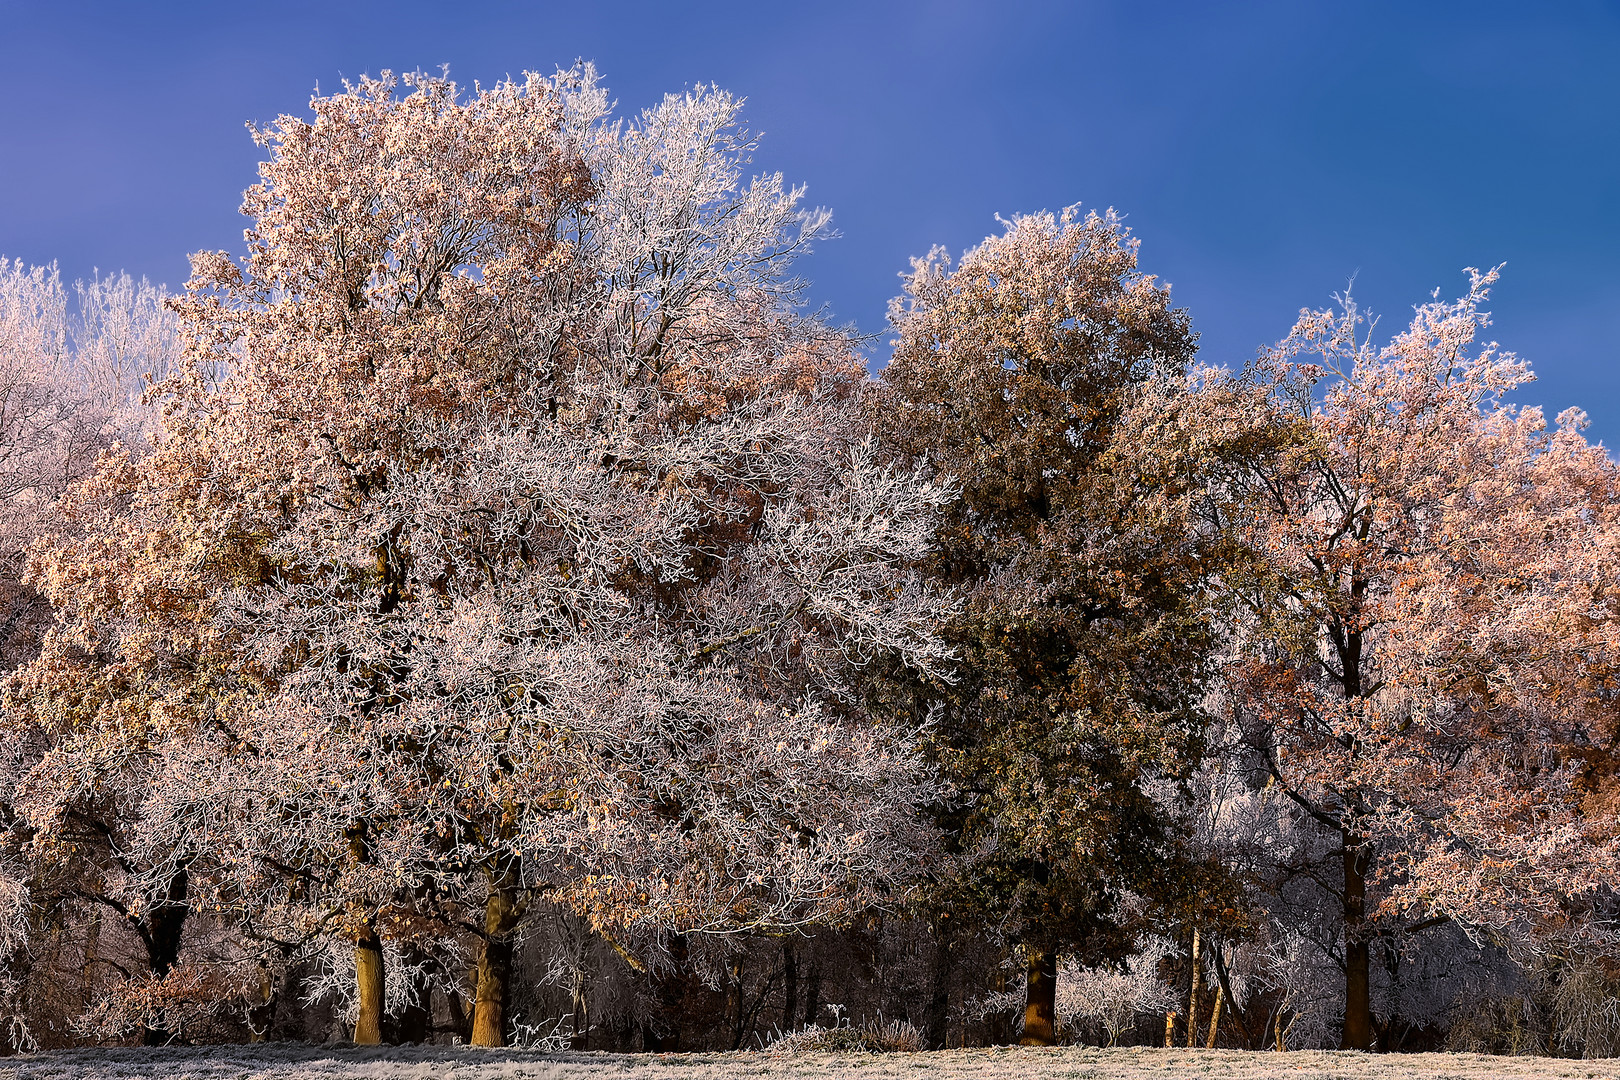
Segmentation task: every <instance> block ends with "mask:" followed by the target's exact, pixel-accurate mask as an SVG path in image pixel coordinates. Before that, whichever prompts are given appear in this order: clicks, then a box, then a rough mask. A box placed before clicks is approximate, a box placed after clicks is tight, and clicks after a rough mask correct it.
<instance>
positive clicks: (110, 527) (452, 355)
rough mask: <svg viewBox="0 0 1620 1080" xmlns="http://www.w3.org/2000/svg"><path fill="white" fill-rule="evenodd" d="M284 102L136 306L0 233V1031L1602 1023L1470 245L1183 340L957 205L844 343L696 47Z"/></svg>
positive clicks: (1571, 553)
mask: <svg viewBox="0 0 1620 1080" xmlns="http://www.w3.org/2000/svg"><path fill="white" fill-rule="evenodd" d="M957 14H960V13H957ZM969 21H970V22H971V20H969ZM919 25H927V21H926V20H924V21H923V22H922V23H920V24H919ZM945 25H947V26H949V25H951V24H950V23H949V22H948V20H947V21H946V22H945ZM1565 29H1566V30H1567V27H1566V28H1565ZM311 107H312V112H311V113H309V114H299V115H292V116H283V117H282V118H281V119H279V120H276V121H273V122H271V123H269V124H266V125H262V126H260V127H258V128H256V129H255V139H256V141H257V143H258V146H259V148H260V150H259V153H260V154H261V155H262V156H263V158H264V164H263V165H262V166H261V171H260V176H261V181H260V183H259V184H258V185H257V186H255V187H254V188H252V189H250V191H249V192H248V194H247V198H246V202H245V203H244V204H243V207H242V209H243V212H244V213H246V214H247V215H248V216H249V224H250V231H249V234H248V244H247V246H246V248H245V249H242V248H239V247H236V246H234V245H232V246H231V247H230V248H229V250H227V251H225V252H222V253H220V254H218V255H210V254H207V253H204V254H201V255H198V256H196V257H194V259H193V263H192V273H191V279H190V282H189V284H188V286H187V291H186V293H185V295H184V296H183V297H178V298H171V299H165V298H164V297H163V295H162V291H161V290H160V289H156V288H154V287H152V286H150V285H147V284H146V283H145V282H139V281H136V280H133V279H131V278H128V277H126V276H122V275H117V274H115V275H111V276H103V275H99V274H92V275H89V276H88V277H87V278H86V279H85V280H84V281H82V282H81V283H80V284H79V285H77V286H74V287H72V288H65V287H64V286H63V284H62V282H61V278H60V276H59V273H58V271H57V270H55V269H54V267H50V268H42V267H41V266H39V265H38V261H37V259H36V262H35V263H34V264H33V265H32V266H29V265H27V264H25V263H24V262H16V263H8V264H6V266H5V268H4V296H5V310H4V320H5V322H4V326H5V337H4V341H3V343H0V344H3V347H4V350H5V360H6V364H7V373H6V386H7V396H6V401H7V403H8V412H7V413H6V416H5V421H6V425H7V428H6V439H7V447H8V449H7V457H6V460H7V478H8V489H7V499H8V501H7V520H6V530H7V531H6V557H7V560H8V564H7V565H8V570H7V574H8V577H7V584H6V587H7V590H8V592H7V603H8V605H9V607H8V616H7V621H6V624H5V628H6V643H7V644H6V652H7V665H8V667H9V668H11V669H13V670H12V673H11V675H10V676H9V677H8V680H7V684H6V701H5V710H6V711H5V716H6V725H7V758H6V770H7V772H6V779H5V782H4V795H5V811H4V821H5V824H6V826H7V829H8V834H7V835H8V841H7V843H8V846H7V848H6V851H5V858H6V863H5V872H4V877H3V879H0V880H3V888H4V900H5V932H4V938H3V945H4V953H5V964H6V974H5V981H4V989H5V991H6V993H7V995H8V1000H9V1002H10V1003H11V1004H10V1005H9V1006H8V1010H9V1019H10V1024H11V1028H10V1037H11V1041H12V1043H13V1045H14V1046H16V1047H18V1048H22V1047H26V1046H32V1045H57V1044H61V1043H62V1042H64V1041H76V1040H86V1039H88V1040H98V1039H100V1040H107V1039H111V1040H123V1039H131V1038H133V1039H139V1040H142V1041H148V1042H163V1041H173V1040H177V1039H182V1040H203V1041H209V1040H217V1039H226V1040H236V1039H257V1038H265V1037H302V1038H324V1037H329V1036H330V1035H332V1034H335V1033H341V1034H342V1035H345V1036H352V1037H353V1038H355V1039H356V1040H357V1041H378V1040H382V1039H387V1040H390V1041H419V1040H422V1039H435V1038H436V1039H450V1038H454V1039H461V1040H465V1041H471V1042H475V1043H484V1044H492V1043H493V1044H498V1043H502V1042H507V1041H511V1040H514V1039H516V1040H526V1041H540V1042H548V1043H557V1044H561V1043H573V1044H575V1045H592V1046H600V1047H629V1046H646V1047H649V1048H674V1047H681V1046H691V1045H714V1046H727V1045H730V1046H739V1045H745V1044H747V1043H748V1042H749V1041H750V1040H758V1039H761V1038H763V1037H765V1036H766V1034H767V1033H769V1032H777V1033H781V1032H789V1033H793V1032H798V1034H793V1035H792V1038H794V1039H799V1040H804V1041H805V1045H812V1044H814V1042H815V1040H818V1039H857V1040H860V1039H865V1040H875V1041H877V1042H885V1041H886V1042H888V1043H890V1044H915V1045H922V1044H927V1045H934V1046H940V1045H944V1044H947V1043H965V1042H969V1041H972V1042H984V1041H1002V1040H1007V1039H1011V1038H1020V1037H1021V1038H1022V1039H1024V1040H1025V1041H1030V1042H1049V1041H1052V1040H1054V1039H1058V1038H1065V1039H1071V1040H1072V1039H1081V1040H1086V1039H1094V1040H1099V1041H1109V1042H1115V1041H1122V1040H1123V1041H1149V1040H1151V1041H1155V1042H1157V1041H1176V1042H1182V1043H1186V1044H1189V1045H1190V1044H1197V1043H1208V1044H1209V1045H1217V1044H1224V1045H1243V1046H1249V1047H1251V1048H1258V1047H1261V1046H1266V1047H1274V1048H1276V1049H1284V1048H1287V1047H1290V1046H1309V1045H1345V1046H1348V1047H1362V1048H1370V1047H1378V1048H1381V1049H1386V1050H1388V1049H1415V1048H1424V1047H1433V1046H1439V1045H1451V1046H1465V1047H1479V1048H1490V1049H1530V1050H1536V1051H1540V1052H1552V1053H1577V1054H1588V1055H1590V1054H1601V1053H1607V1052H1612V1048H1613V1046H1614V1043H1615V1039H1616V1037H1617V1036H1616V1032H1617V1030H1620V1019H1617V1017H1620V1004H1617V994H1616V992H1615V980H1614V975H1613V968H1612V964H1611V961H1610V959H1609V957H1610V956H1611V953H1612V949H1613V944H1614V943H1613V932H1612V889H1611V885H1610V882H1612V880H1613V872H1612V871H1613V858H1614V854H1615V852H1614V843H1615V840H1614V836H1615V832H1614V829H1613V811H1612V794H1611V787H1612V781H1611V779H1610V777H1611V774H1612V767H1611V764H1610V754H1611V748H1612V742H1613V738H1614V719H1615V717H1614V692H1615V672H1614V666H1615V656H1616V650H1617V648H1620V644H1617V640H1620V639H1617V633H1616V627H1617V622H1616V618H1615V610H1614V603H1615V596H1616V583H1615V581H1614V569H1613V568H1614V567H1615V566H1616V565H1617V561H1616V559H1615V554H1616V553H1615V550H1614V547H1615V544H1616V542H1617V530H1616V528H1615V517H1616V513H1617V511H1616V500H1615V479H1616V475H1615V466H1614V463H1613V462H1612V461H1611V460H1610V459H1609V458H1608V456H1607V455H1606V454H1605V453H1604V451H1603V450H1602V448H1601V446H1595V445H1593V444H1592V443H1590V442H1589V441H1588V438H1589V436H1590V432H1589V430H1588V428H1589V424H1590V421H1589V419H1588V418H1587V417H1586V416H1585V414H1582V413H1580V412H1579V411H1578V410H1565V411H1561V412H1559V414H1558V416H1557V417H1556V420H1551V419H1548V418H1545V417H1546V414H1545V413H1544V412H1543V411H1542V410H1540V409H1537V408H1534V407H1527V406H1526V404H1525V402H1526V392H1527V390H1529V389H1535V388H1534V387H1531V386H1528V381H1529V371H1528V369H1527V367H1526V366H1525V365H1524V364H1522V363H1520V362H1519V361H1518V360H1517V359H1516V358H1515V357H1514V356H1513V355H1512V354H1510V353H1505V352H1503V351H1502V350H1500V349H1499V348H1497V347H1496V346H1495V345H1494V344H1492V343H1491V342H1490V341H1489V340H1488V338H1487V336H1486V334H1485V330H1486V328H1487V326H1488V325H1489V324H1490V322H1491V315H1490V314H1488V313H1487V310H1486V308H1485V306H1484V305H1485V304H1486V303H1487V300H1488V297H1489V296H1490V292H1491V289H1492V287H1493V286H1494V285H1495V283H1496V281H1497V277H1498V274H1497V271H1495V270H1486V271H1471V272H1470V276H1469V277H1467V278H1465V279H1464V284H1463V286H1462V289H1461V292H1462V296H1461V298H1460V299H1458V300H1455V301H1443V300H1441V299H1440V298H1439V297H1440V295H1442V294H1439V293H1436V294H1435V297H1434V298H1433V299H1432V300H1431V301H1430V302H1429V303H1427V304H1425V305H1422V306H1420V307H1418V308H1417V309H1416V310H1415V315H1414V318H1413V320H1412V322H1411V325H1410V326H1409V327H1407V328H1405V329H1403V330H1401V331H1400V332H1398V333H1393V334H1392V333H1391V332H1390V329H1388V328H1386V327H1381V326H1380V327H1375V326H1374V324H1373V323H1372V322H1371V320H1368V319H1366V318H1365V317H1363V315H1362V312H1361V309H1360V308H1359V307H1358V306H1357V303H1356V301H1355V300H1352V299H1351V297H1350V294H1349V293H1348V292H1347V293H1345V294H1344V295H1342V296H1340V297H1339V301H1340V302H1339V304H1338V306H1337V307H1336V308H1333V309H1328V310H1315V309H1314V308H1312V309H1307V310H1305V311H1302V312H1301V314H1300V316H1299V319H1298V321H1297V323H1296V325H1295V326H1294V329H1293V332H1292V333H1291V334H1289V335H1288V336H1287V337H1285V338H1284V339H1283V340H1282V341H1281V342H1280V343H1279V344H1277V345H1275V346H1272V347H1267V348H1265V349H1262V350H1261V351H1260V352H1259V353H1258V354H1257V356H1256V357H1255V359H1253V360H1251V361H1248V362H1245V363H1241V364H1239V363H1236V362H1235V361H1234V362H1233V363H1231V364H1230V365H1229V366H1227V367H1224V368H1223V367H1210V366H1206V365H1208V364H1209V363H1210V361H1211V357H1209V355H1208V348H1209V346H1208V343H1207V341H1206V342H1203V343H1202V344H1203V346H1204V353H1203V355H1200V354H1199V351H1198V350H1199V345H1200V344H1201V343H1200V341H1199V339H1198V337H1197V335H1196V334H1195V333H1194V330H1193V326H1192V324H1191V322H1190V321H1189V317H1188V314H1187V311H1186V309H1184V308H1182V307H1180V306H1178V305H1179V304H1181V303H1182V302H1184V300H1185V296H1184V295H1183V293H1182V292H1181V291H1180V290H1178V292H1177V295H1176V301H1175V302H1172V301H1171V298H1170V292H1169V289H1168V287H1167V286H1166V285H1164V284H1163V283H1162V282H1161V281H1160V280H1159V279H1157V278H1155V277H1152V276H1148V275H1146V274H1144V273H1143V272H1142V270H1140V269H1139V268H1138V262H1137V260H1138V247H1137V243H1136V240H1135V238H1134V236H1133V235H1132V233H1131V231H1130V230H1129V229H1127V228H1126V227H1125V224H1124V222H1123V220H1122V219H1121V218H1120V217H1119V216H1118V215H1116V214H1114V213H1113V212H1112V211H1108V212H1105V213H1096V212H1088V211H1085V210H1083V209H1070V210H1066V211H1063V212H1061V213H1059V214H1050V213H1047V214H1035V215H1032V216H1013V217H1011V218H1010V219H1007V220H1004V221H1002V222H1001V224H1000V229H999V230H998V232H997V234H996V235H994V236H992V237H991V238H989V239H987V240H985V241H984V242H983V243H982V244H980V245H978V246H976V247H973V248H972V249H971V250H969V251H967V252H966V253H964V254H962V255H961V256H960V258H953V257H952V255H951V254H950V253H949V252H948V251H947V250H946V249H938V248H936V249H935V250H933V251H932V253H930V254H928V255H927V256H926V257H923V258H921V259H919V260H914V261H913V263H912V268H911V271H910V272H909V274H908V275H906V277H905V280H904V281H903V283H902V284H903V289H904V291H903V295H902V297H901V298H900V299H899V300H897V301H895V302H894V304H893V305H891V307H890V310H889V322H890V327H891V335H890V338H891V339H892V346H893V350H894V351H893V355H892V359H891V360H890V362H889V363H888V365H887V367H886V368H885V369H884V370H883V372H882V374H881V377H880V378H879V379H877V380H876V381H873V380H871V379H870V378H869V377H868V375H867V374H866V371H865V370H863V369H864V368H866V367H867V366H868V365H869V364H870V363H871V360H872V359H873V352H872V350H873V349H874V343H873V341H872V339H869V338H862V337H861V336H859V334H857V333H855V332H854V331H853V330H851V329H838V328H836V327H835V326H834V325H833V324H832V323H831V322H830V321H829V320H828V319H827V318H826V317H825V316H820V317H818V316H814V315H812V314H810V309H808V308H807V307H806V300H807V299H809V298H811V297H813V295H814V294H813V293H812V292H811V291H810V290H809V288H808V287H807V286H806V285H805V283H804V282H803V281H802V280H801V279H800V278H799V277H798V276H797V275H798V274H799V273H800V272H802V271H803V270H804V269H805V266H806V262H805V256H807V255H809V253H810V252H812V251H822V250H828V249H829V247H830V248H832V249H836V248H837V246H838V245H827V244H824V243H822V241H824V240H827V239H829V238H830V231H829V219H828V217H827V215H826V214H825V212H823V211H820V210H815V209H809V208H807V205H806V204H805V203H804V202H803V197H802V192H801V191H800V190H799V189H796V188H792V187H788V186H784V184H783V181H782V180H781V178H780V176H778V175H775V174H772V173H769V172H766V173H764V174H762V175H755V172H756V163H755V162H754V157H755V156H756V154H757V153H758V146H759V144H758V143H757V141H756V140H755V138H754V137H753V136H752V135H751V134H750V133H749V131H748V129H747V128H746V127H745V126H743V124H742V119H741V112H740V102H738V101H737V100H736V99H734V98H732V97H731V96H729V95H727V94H725V93H723V92H721V91H718V90H715V89H713V88H708V89H705V88H704V87H701V86H700V87H697V88H694V89H691V90H689V91H688V92H687V93H685V94H684V95H675V96H672V97H669V98H666V99H665V100H664V102H663V104H662V105H659V106H656V107H654V108H652V109H650V110H649V111H647V112H645V113H639V114H638V113H636V112H634V111H629V110H621V111H618V112H615V110H614V107H613V104H612V101H611V99H610V98H609V97H608V96H607V95H606V93H605V91H603V90H602V89H601V87H600V84H599V83H598V82H597V80H596V76H595V74H594V70H593V69H591V68H590V67H588V66H586V67H578V66H576V67H575V68H572V69H569V70H565V71H562V72H560V73H559V74H558V75H556V76H555V77H545V78H542V77H539V76H525V77H524V78H523V79H520V80H519V81H518V82H516V83H511V82H497V83H494V84H486V85H485V86H484V87H482V88H477V89H470V88H460V89H457V88H455V87H454V86H453V85H451V84H448V83H446V82H444V81H442V80H439V79H436V78H433V77H429V76H414V77H412V78H411V79H409V80H407V81H406V82H405V83H404V84H403V85H401V84H398V83H396V82H394V81H393V80H392V79H388V78H384V79H383V80H382V81H380V82H376V81H368V80H360V81H358V82H352V83H350V84H346V86H345V88H344V90H343V91H342V92H340V93H338V94H336V95H330V94H329V95H327V96H317V98H316V100H315V101H314V102H312V103H311ZM620 117H623V119H620ZM309 121H313V126H310V123H309ZM1600 145H1602V144H1600ZM1595 171H1596V172H1597V173H1599V174H1601V171H1602V170H1601V167H1598V168H1596V169H1595ZM1593 172H1594V168H1593V164H1592V162H1590V161H1584V162H1582V163H1581V168H1580V169H1579V170H1577V171H1572V172H1571V173H1570V174H1569V175H1574V176H1580V177H1582V178H1586V177H1589V176H1590V175H1592V174H1593ZM1487 186H1488V185H1487ZM1577 186H1578V185H1577ZM927 189H928V185H926V184H924V185H923V188H922V189H920V190H927ZM1459 201H1460V202H1463V201H1466V200H1459ZM40 204H41V205H42V206H48V201H47V200H41V202H40ZM11 205H18V204H17V203H15V202H13V203H12V204H11ZM1058 205H1061V203H1059V204H1058ZM39 217H40V218H48V217H49V214H48V213H45V214H41V215H39ZM17 220H22V219H20V218H18V219H17ZM28 221H29V224H28V226H27V228H35V227H37V226H38V222H37V221H36V219H35V217H34V216H33V215H30V216H29V218H28ZM7 224H8V226H9V225H11V222H10V221H8V222H7ZM1545 231H1546V230H1543V232H1545ZM22 235H23V239H24V241H26V240H27V229H24V230H22ZM64 243H65V244H66V246H68V247H69V248H71V246H72V240H71V239H68V240H66V241H64ZM919 250H920V249H919ZM1566 280H1567V279H1566ZM1583 287H1591V286H1590V284H1589V283H1587V284H1585V285H1583ZM1230 307H1232V308H1234V309H1235V308H1239V307H1240V305H1230ZM1239 317H1240V318H1241V315H1240V316H1239ZM1200 319H1202V316H1200ZM1576 321H1578V320H1576ZM1569 322H1570V320H1567V319H1566V320H1563V321H1562V322H1561V323H1560V325H1566V324H1568V323H1569ZM1202 325H1203V324H1202V321H1201V322H1200V329H1202ZM1217 328H1218V329H1219V324H1218V323H1217ZM1589 370H1604V369H1602V368H1598V369H1589ZM1588 381H1589V382H1592V379H1591V377H1590V376H1588ZM1597 389H1599V390H1600V389H1601V386H1600V385H1599V386H1597ZM835 999H836V1000H835ZM885 1017H886V1018H888V1021H889V1022H888V1024H887V1026H885V1025H884V1023H883V1018H885ZM850 1018H853V1019H854V1020H856V1021H857V1025H856V1026H855V1027H850V1028H844V1029H842V1030H843V1032H844V1034H839V1031H840V1030H841V1029H840V1028H839V1025H840V1023H842V1022H845V1021H847V1020H848V1019H850ZM902 1018H903V1019H902ZM828 1027H831V1028H832V1031H831V1032H828V1031H826V1030H825V1028H828ZM801 1029H802V1030H801Z"/></svg>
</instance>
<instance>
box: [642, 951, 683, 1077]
mask: <svg viewBox="0 0 1620 1080" xmlns="http://www.w3.org/2000/svg"><path fill="white" fill-rule="evenodd" d="M686 953H687V944H686V935H685V934H676V935H675V936H674V937H673V938H671V939H670V942H669V960H670V966H669V970H668V971H666V972H664V973H663V974H662V975H660V976H659V978H658V1015H657V1016H656V1017H654V1018H653V1022H652V1023H651V1024H649V1025H648V1027H647V1028H646V1030H645V1031H643V1032H642V1043H643V1045H644V1046H645V1047H646V1048H647V1049H648V1050H653V1051H657V1052H659V1053H666V1054H667V1053H673V1052H675V1051H677V1050H679V1049H680V1048H681V1027H682V1024H681V1019H682V1015H683V1014H684V1012H685V1011H686Z"/></svg>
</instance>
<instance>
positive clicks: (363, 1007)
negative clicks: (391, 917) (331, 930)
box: [354, 919, 383, 1046]
mask: <svg viewBox="0 0 1620 1080" xmlns="http://www.w3.org/2000/svg"><path fill="white" fill-rule="evenodd" d="M354 984H355V992H356V997H357V998H358V999H359V1011H358V1013H357V1014H356V1015H355V1018H354V1041H355V1042H357V1043H359V1044H360V1045H362V1046H376V1045H377V1044H379V1043H381V1042H382V1019H383V954H382V939H381V938H379V937H378V936H377V920H376V919H367V920H366V924H365V927H364V928H363V929H362V930H361V932H360V936H359V937H358V938H357V939H356V940H355V943H354Z"/></svg>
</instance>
